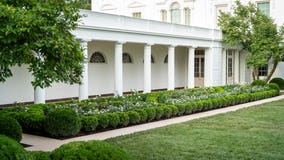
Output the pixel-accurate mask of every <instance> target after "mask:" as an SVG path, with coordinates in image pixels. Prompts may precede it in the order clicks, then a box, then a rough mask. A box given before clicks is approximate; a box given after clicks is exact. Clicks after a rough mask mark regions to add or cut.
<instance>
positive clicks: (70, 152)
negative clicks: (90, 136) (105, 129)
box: [51, 141, 130, 160]
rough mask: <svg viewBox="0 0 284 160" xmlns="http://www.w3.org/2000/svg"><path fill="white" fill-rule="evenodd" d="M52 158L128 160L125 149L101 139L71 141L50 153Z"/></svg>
mask: <svg viewBox="0 0 284 160" xmlns="http://www.w3.org/2000/svg"><path fill="white" fill-rule="evenodd" d="M51 158H52V159H53V160H65V159H66V160H79V159H84V160H130V157H129V156H128V155H127V154H126V152H125V151H123V150H122V149H120V148H119V147H116V146H113V145H110V144H108V143H106V142H103V141H88V142H71V143H68V144H65V145H62V146H61V147H59V148H57V149H56V150H54V151H53V152H52V153H51Z"/></svg>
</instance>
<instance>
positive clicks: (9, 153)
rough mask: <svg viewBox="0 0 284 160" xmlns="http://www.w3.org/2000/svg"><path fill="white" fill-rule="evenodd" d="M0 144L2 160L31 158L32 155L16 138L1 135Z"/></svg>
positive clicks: (27, 159) (28, 159) (26, 159)
mask: <svg viewBox="0 0 284 160" xmlns="http://www.w3.org/2000/svg"><path fill="white" fill-rule="evenodd" d="M0 144H1V145H0V159H1V160H30V155H29V154H28V153H27V152H26V151H25V149H24V148H23V147H22V146H21V145H20V144H19V143H18V142H16V141H15V140H13V139H11V138H8V137H6V136H4V135H0Z"/></svg>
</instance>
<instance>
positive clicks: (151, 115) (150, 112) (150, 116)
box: [145, 107, 156, 122]
mask: <svg viewBox="0 0 284 160" xmlns="http://www.w3.org/2000/svg"><path fill="white" fill-rule="evenodd" d="M145 111H146V112H147V115H148V118H147V120H148V121H149V122H150V121H152V120H154V119H155V117H156V110H155V109H154V108H153V107H151V108H145Z"/></svg>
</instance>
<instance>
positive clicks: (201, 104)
mask: <svg viewBox="0 0 284 160" xmlns="http://www.w3.org/2000/svg"><path fill="white" fill-rule="evenodd" d="M278 94H279V92H278V91H277V90H270V91H264V92H256V93H247V94H241V95H230V96H226V97H221V98H214V99H209V100H201V101H196V102H187V103H182V104H177V105H161V106H155V107H149V108H143V109H136V110H133V111H128V112H114V113H107V114H101V115H93V116H86V117H83V118H82V121H83V122H82V124H83V126H82V129H83V131H95V130H97V129H105V128H117V127H123V126H128V125H134V124H138V123H144V122H150V121H154V120H160V119H166V118H171V117H175V116H182V115H188V114H192V113H197V112H202V111H208V110H211V109H216V108H222V107H227V106H231V105H236V104H242V103H247V102H251V101H256V100H260V99H265V98H269V97H273V96H276V95H278ZM92 121H93V122H95V123H84V122H92Z"/></svg>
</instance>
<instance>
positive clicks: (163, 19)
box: [161, 10, 167, 22]
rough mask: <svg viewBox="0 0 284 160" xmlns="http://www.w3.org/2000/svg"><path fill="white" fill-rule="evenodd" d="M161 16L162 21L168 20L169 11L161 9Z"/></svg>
mask: <svg viewBox="0 0 284 160" xmlns="http://www.w3.org/2000/svg"><path fill="white" fill-rule="evenodd" d="M161 18H162V22H167V11H166V10H161Z"/></svg>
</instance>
